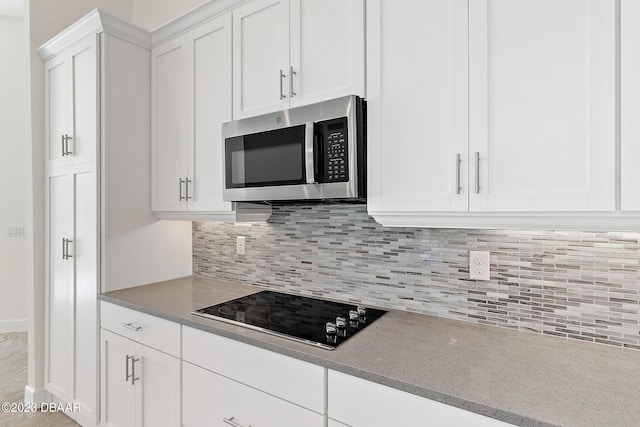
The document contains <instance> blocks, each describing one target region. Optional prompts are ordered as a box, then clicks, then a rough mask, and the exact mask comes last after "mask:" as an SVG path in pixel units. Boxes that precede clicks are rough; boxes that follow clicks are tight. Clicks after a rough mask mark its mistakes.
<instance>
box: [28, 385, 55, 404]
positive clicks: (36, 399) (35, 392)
mask: <svg viewBox="0 0 640 427" xmlns="http://www.w3.org/2000/svg"><path fill="white" fill-rule="evenodd" d="M24 401H25V403H36V404H38V405H39V404H41V403H48V402H50V401H51V398H50V397H49V392H47V391H46V390H45V389H44V388H39V389H34V388H33V387H30V386H28V385H27V386H25V387H24Z"/></svg>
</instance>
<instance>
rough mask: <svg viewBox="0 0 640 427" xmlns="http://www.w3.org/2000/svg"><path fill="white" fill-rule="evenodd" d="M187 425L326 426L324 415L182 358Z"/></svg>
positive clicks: (183, 407) (224, 426)
mask: <svg viewBox="0 0 640 427" xmlns="http://www.w3.org/2000/svg"><path fill="white" fill-rule="evenodd" d="M182 405H183V406H182V414H183V426H184V427H199V426H204V425H207V426H212V427H228V423H226V422H225V421H224V420H225V419H226V420H228V421H232V422H236V423H237V424H239V425H243V426H251V425H252V426H258V425H259V426H260V427H299V426H305V427H323V426H324V425H325V418H324V415H322V414H318V413H315V412H312V411H309V410H307V409H304V408H302V407H300V406H297V405H294V404H292V403H289V402H286V401H284V400H281V399H278V398H277V397H274V396H272V395H269V394H266V393H263V392H261V391H258V390H256V389H254V388H250V387H247V386H245V385H243V384H240V383H238V382H235V381H232V380H230V379H228V378H225V377H223V376H220V375H217V374H215V373H213V372H210V371H207V370H205V369H202V368H200V367H197V366H194V365H192V364H190V363H187V362H182Z"/></svg>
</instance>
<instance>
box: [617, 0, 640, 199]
mask: <svg viewBox="0 0 640 427" xmlns="http://www.w3.org/2000/svg"><path fill="white" fill-rule="evenodd" d="M620 7H621V11H622V13H621V15H620V19H621V23H620V25H621V43H620V49H621V52H620V57H621V61H620V62H621V82H620V85H621V91H620V96H621V111H620V112H621V120H620V122H621V123H620V124H621V135H620V139H621V141H620V143H621V148H620V159H621V182H620V192H621V197H620V202H621V208H622V210H623V211H640V168H639V167H638V163H639V162H640V120H638V112H639V111H640V26H639V25H638V22H640V2H638V1H636V0H622V2H621V5H620Z"/></svg>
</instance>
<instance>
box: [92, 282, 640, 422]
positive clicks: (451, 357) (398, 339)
mask: <svg viewBox="0 0 640 427" xmlns="http://www.w3.org/2000/svg"><path fill="white" fill-rule="evenodd" d="M261 290H264V289H263V288H258V287H255V286H247V285H240V284H236V283H229V282H223V281H217V280H210V279H203V278H196V277H186V278H182V279H176V280H170V281H166V282H159V283H154V284H150V285H145V286H139V287H135V288H129V289H123V290H119V291H113V292H107V293H104V294H102V295H100V296H99V299H101V300H103V301H108V302H112V303H115V304H119V305H122V306H125V307H129V308H132V309H136V310H139V311H143V312H145V313H149V314H153V315H156V316H159V317H163V318H165V319H168V320H173V321H176V322H179V323H181V324H183V325H187V326H191V327H195V328H198V329H202V330H205V331H209V332H212V333H215V334H218V335H221V336H225V337H229V338H233V339H236V340H238V341H242V342H245V343H249V344H252V345H256V346H259V347H262V348H265V349H267V350H272V351H275V352H278V353H281V354H284V355H288V356H292V357H296V358H298V359H302V360H305V361H308V362H311V363H314V364H317V365H320V366H324V367H326V368H329V369H334V370H336V371H340V372H344V373H346V374H350V375H354V376H357V377H360V378H364V379H367V380H370V381H373V382H376V383H379V384H383V385H387V386H391V387H395V388H397V389H400V390H404V391H406V392H409V393H413V394H416V395H419V396H423V397H426V398H429V399H432V400H436V401H439V402H442V403H446V404H449V405H453V406H456V407H459V408H463V409H468V410H470V411H473V412H476V413H479V414H482V415H487V416H490V417H493V418H496V419H499V420H502V421H506V422H509V423H512V424H516V425H523V426H548V425H560V426H590V427H592V426H607V427H612V426H638V425H640V404H638V398H640V351H637V350H629V349H621V348H616V347H611V346H606V345H600V344H593V343H583V342H579V341H573V340H567V339H564V338H556V337H551V336H543V335H540V334H535V333H528V332H521V331H514V330H510V329H505V328H496V327H491V326H484V325H477V324H473V323H467V322H461V321H456V320H449V319H443V318H439V317H433V316H426V315H421V314H414V313H407V312H401V311H393V310H392V311H389V312H388V313H387V314H386V315H385V316H383V317H382V318H381V319H379V320H377V321H376V322H374V323H372V324H371V325H369V326H368V327H367V328H366V329H364V330H363V331H362V332H360V333H358V334H357V335H355V336H354V337H352V338H351V339H349V340H348V341H347V342H345V343H344V344H342V345H340V346H339V347H338V348H336V349H335V350H333V351H327V350H323V349H320V348H315V347H312V346H309V345H305V344H301V343H297V342H294V341H289V340H286V339H283V338H279V337H276V336H272V335H268V334H265V333H261V332H257V331H253V330H250V329H247V328H243V327H239V326H234V325H231V324H227V323H223V322H219V321H215V320H209V319H205V318H201V317H198V316H194V315H192V314H190V312H191V311H192V310H194V309H198V308H202V307H207V306H209V305H213V304H218V303H220V302H223V301H227V300H229V299H233V298H237V297H241V296H244V295H249V294H252V293H255V292H259V291H261Z"/></svg>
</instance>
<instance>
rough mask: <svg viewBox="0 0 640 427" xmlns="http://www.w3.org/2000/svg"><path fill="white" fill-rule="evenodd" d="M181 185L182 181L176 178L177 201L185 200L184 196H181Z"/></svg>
mask: <svg viewBox="0 0 640 427" xmlns="http://www.w3.org/2000/svg"><path fill="white" fill-rule="evenodd" d="M183 183H184V180H183V179H182V178H178V191H179V195H178V200H179V201H183V200H186V199H185V198H184V196H183V195H182V184H183Z"/></svg>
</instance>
